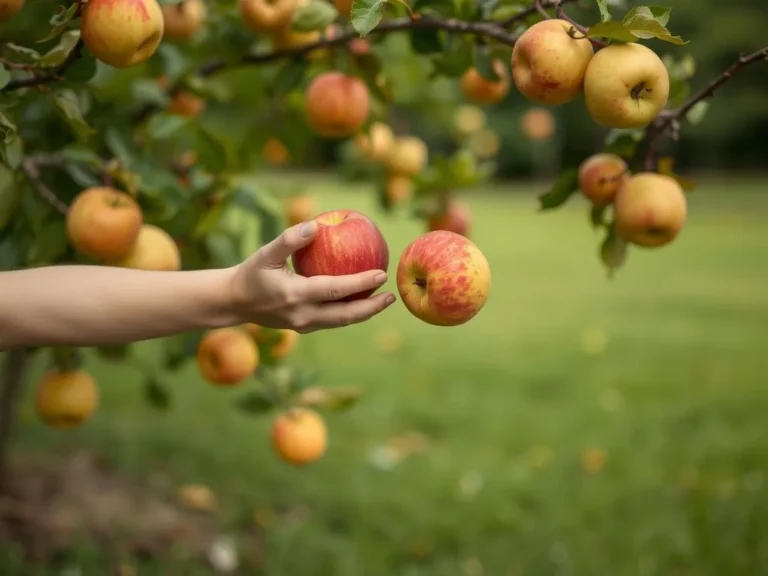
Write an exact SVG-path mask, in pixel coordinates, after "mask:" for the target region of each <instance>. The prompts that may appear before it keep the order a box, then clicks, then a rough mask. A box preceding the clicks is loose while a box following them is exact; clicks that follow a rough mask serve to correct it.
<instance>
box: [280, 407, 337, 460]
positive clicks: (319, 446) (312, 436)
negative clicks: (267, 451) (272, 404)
mask: <svg viewBox="0 0 768 576" xmlns="http://www.w3.org/2000/svg"><path fill="white" fill-rule="evenodd" d="M271 440H272V447H273V448H274V449H275V451H276V452H277V454H278V455H279V456H280V457H281V458H282V459H283V460H285V461H286V462H289V463H290V464H295V465H303V464H309V463H310V462H314V461H316V460H318V459H319V458H320V457H321V456H322V455H323V454H325V451H326V449H327V447H328V430H327V428H326V426H325V421H324V420H323V418H322V417H321V416H320V415H319V414H318V413H317V412H315V411H314V410H310V409H309V408H299V407H296V408H292V409H290V410H288V411H287V412H283V413H282V414H280V415H278V416H277V418H275V421H274V422H273V424H272V433H271Z"/></svg>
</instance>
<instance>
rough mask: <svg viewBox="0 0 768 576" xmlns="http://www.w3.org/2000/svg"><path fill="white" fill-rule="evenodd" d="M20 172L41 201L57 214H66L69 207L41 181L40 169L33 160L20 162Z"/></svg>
mask: <svg viewBox="0 0 768 576" xmlns="http://www.w3.org/2000/svg"><path fill="white" fill-rule="evenodd" d="M21 171H22V172H24V175H25V176H26V177H27V179H28V180H29V183H30V184H32V187H33V188H34V189H35V190H36V191H37V193H38V194H39V195H40V197H41V198H42V199H43V200H45V201H46V202H48V204H50V205H51V206H53V207H54V208H55V209H56V211H57V212H59V213H61V214H64V215H66V214H67V212H68V211H69V207H68V206H67V205H66V204H64V202H62V201H61V200H59V198H58V197H57V196H56V194H54V193H53V190H51V189H50V188H48V186H46V184H45V182H43V181H42V179H41V178H40V169H39V167H38V164H37V163H36V162H35V160H34V159H33V158H25V159H24V160H22V162H21Z"/></svg>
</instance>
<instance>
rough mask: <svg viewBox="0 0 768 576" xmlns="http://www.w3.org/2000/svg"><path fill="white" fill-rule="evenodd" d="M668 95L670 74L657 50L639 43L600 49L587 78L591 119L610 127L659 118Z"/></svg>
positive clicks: (585, 88) (589, 68)
mask: <svg viewBox="0 0 768 576" xmlns="http://www.w3.org/2000/svg"><path fill="white" fill-rule="evenodd" d="M668 98H669V73H668V72H667V67H666V66H664V62H662V60H661V58H659V57H658V56H657V55H656V53H655V52H654V51H653V50H651V49H650V48H648V47H647V46H644V45H643V44H638V43H636V42H631V43H628V44H611V45H610V46H606V47H605V48H603V49H601V50H598V52H597V54H595V56H594V58H592V61H591V62H590V63H589V66H588V67H587V72H586V76H585V77H584V103H585V104H586V105H587V111H588V112H589V114H590V116H591V117H592V120H594V121H595V122H596V123H597V124H599V125H601V126H605V127H608V128H638V127H640V126H645V125H646V124H648V123H649V122H651V120H653V119H654V118H656V116H658V115H659V112H661V111H662V110H663V109H664V106H665V105H666V104H667V99H668Z"/></svg>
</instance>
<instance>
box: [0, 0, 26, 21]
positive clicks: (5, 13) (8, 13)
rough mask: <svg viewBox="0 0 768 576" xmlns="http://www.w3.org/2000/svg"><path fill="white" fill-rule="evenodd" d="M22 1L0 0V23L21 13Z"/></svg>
mask: <svg viewBox="0 0 768 576" xmlns="http://www.w3.org/2000/svg"><path fill="white" fill-rule="evenodd" d="M23 7H24V0H0V22H5V21H6V20H10V19H11V18H13V17H14V16H16V14H18V13H19V12H21V9H22V8H23Z"/></svg>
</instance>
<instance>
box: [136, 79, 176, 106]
mask: <svg viewBox="0 0 768 576" xmlns="http://www.w3.org/2000/svg"><path fill="white" fill-rule="evenodd" d="M131 96H132V97H133V99H134V100H135V101H136V103H137V104H151V105H153V106H157V107H158V108H167V107H168V104H169V103H170V98H169V97H168V93H167V92H166V91H165V90H163V89H162V88H160V85H159V84H158V83H157V81H156V80H154V79H152V78H137V79H136V80H134V81H133V82H132V83H131Z"/></svg>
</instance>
